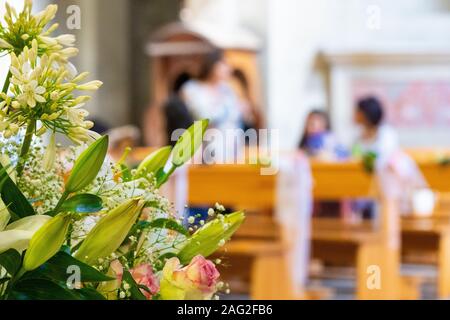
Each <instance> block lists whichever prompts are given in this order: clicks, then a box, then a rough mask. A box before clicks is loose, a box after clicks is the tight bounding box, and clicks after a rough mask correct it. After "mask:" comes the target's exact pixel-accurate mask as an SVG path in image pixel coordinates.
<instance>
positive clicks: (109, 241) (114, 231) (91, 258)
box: [75, 199, 145, 265]
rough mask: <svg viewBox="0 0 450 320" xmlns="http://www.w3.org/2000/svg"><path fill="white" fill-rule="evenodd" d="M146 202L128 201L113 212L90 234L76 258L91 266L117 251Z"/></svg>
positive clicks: (138, 200) (102, 219)
mask: <svg viewBox="0 0 450 320" xmlns="http://www.w3.org/2000/svg"><path fill="white" fill-rule="evenodd" d="M144 205H145V202H144V201H141V200H140V199H131V200H127V201H125V202H124V203H122V204H121V205H119V206H118V207H117V208H115V209H113V210H111V211H110V212H109V213H108V214H107V215H106V216H104V217H103V218H101V219H100V221H99V222H98V223H97V224H96V225H95V226H94V228H93V229H92V230H91V232H89V234H88V235H87V236H86V238H85V239H84V241H83V244H82V245H81V246H80V249H79V250H78V251H77V252H76V253H75V258H77V259H78V260H80V261H83V262H84V263H87V264H89V265H92V264H95V263H96V262H97V260H98V259H100V258H105V257H107V256H109V255H110V254H111V253H113V252H114V251H116V250H117V248H119V247H120V245H121V244H122V243H123V241H124V240H125V238H126V236H127V235H128V232H129V231H130V229H131V227H132V226H133V224H134V223H135V222H136V220H137V219H138V217H139V215H140V214H141V211H142V208H143V207H144Z"/></svg>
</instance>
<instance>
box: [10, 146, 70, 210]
mask: <svg viewBox="0 0 450 320" xmlns="http://www.w3.org/2000/svg"><path fill="white" fill-rule="evenodd" d="M31 150H32V152H30V154H29V156H28V161H27V164H26V166H25V170H24V173H23V174H22V175H21V176H20V178H18V179H17V181H16V183H17V185H18V186H19V188H20V190H21V191H22V192H23V194H24V196H25V197H26V198H27V199H29V201H30V203H31V204H32V206H33V208H34V209H35V211H36V213H37V214H45V213H47V212H49V211H51V210H52V209H53V208H54V207H55V206H56V204H57V203H58V201H59V199H60V198H61V195H62V193H63V190H64V177H63V175H64V171H63V165H62V162H61V161H60V160H59V159H58V158H55V161H54V162H53V163H52V165H51V166H46V165H45V162H44V157H45V148H44V147H43V143H42V141H40V140H39V139H37V140H36V141H35V142H34V144H33V146H32V149H31Z"/></svg>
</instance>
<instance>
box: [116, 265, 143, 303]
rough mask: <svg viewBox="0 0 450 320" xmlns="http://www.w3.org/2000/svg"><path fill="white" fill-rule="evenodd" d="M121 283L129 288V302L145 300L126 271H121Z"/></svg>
mask: <svg viewBox="0 0 450 320" xmlns="http://www.w3.org/2000/svg"><path fill="white" fill-rule="evenodd" d="M122 281H125V282H126V283H128V285H129V286H130V289H129V290H130V293H131V296H130V298H131V300H147V298H146V297H145V296H144V294H143V293H142V292H141V290H140V289H139V286H138V285H137V283H136V281H134V279H133V277H132V276H131V274H130V272H129V271H128V270H124V271H123V277H122Z"/></svg>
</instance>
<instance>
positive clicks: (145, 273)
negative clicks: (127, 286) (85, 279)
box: [130, 264, 159, 299]
mask: <svg viewBox="0 0 450 320" xmlns="http://www.w3.org/2000/svg"><path fill="white" fill-rule="evenodd" d="M130 273H131V276H132V277H133V279H134V281H136V283H137V284H141V285H144V286H146V287H147V288H148V289H149V290H150V292H148V291H146V290H144V289H141V292H142V293H143V294H144V295H145V296H146V297H147V299H151V298H152V296H153V295H154V294H156V293H158V291H159V282H158V279H157V278H156V277H155V275H154V274H153V269H152V266H151V265H149V264H142V265H140V266H138V267H136V268H133V269H131V270H130Z"/></svg>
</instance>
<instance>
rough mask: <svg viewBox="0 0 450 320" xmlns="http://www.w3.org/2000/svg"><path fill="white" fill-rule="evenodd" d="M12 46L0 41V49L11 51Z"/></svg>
mask: <svg viewBox="0 0 450 320" xmlns="http://www.w3.org/2000/svg"><path fill="white" fill-rule="evenodd" d="M12 48H13V46H12V45H10V44H9V42H7V41H6V40H3V39H0V49H12Z"/></svg>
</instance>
